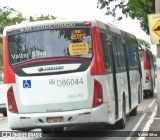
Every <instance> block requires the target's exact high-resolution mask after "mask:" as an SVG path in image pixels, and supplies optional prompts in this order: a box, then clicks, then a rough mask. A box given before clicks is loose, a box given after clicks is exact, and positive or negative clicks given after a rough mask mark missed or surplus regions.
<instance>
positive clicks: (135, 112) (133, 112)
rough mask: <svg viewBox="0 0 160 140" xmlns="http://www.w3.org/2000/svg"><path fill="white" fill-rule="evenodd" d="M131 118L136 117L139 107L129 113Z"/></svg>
mask: <svg viewBox="0 0 160 140" xmlns="http://www.w3.org/2000/svg"><path fill="white" fill-rule="evenodd" d="M129 115H131V116H136V115H137V106H136V107H135V108H134V109H133V110H132V111H131V112H130V113H129Z"/></svg>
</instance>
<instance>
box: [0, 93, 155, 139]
mask: <svg viewBox="0 0 160 140" xmlns="http://www.w3.org/2000/svg"><path fill="white" fill-rule="evenodd" d="M155 107H156V94H155V96H154V97H153V98H145V99H144V101H143V102H142V103H141V104H140V105H139V107H138V113H137V116H127V124H126V128H125V129H123V130H117V129H115V128H114V127H111V126H105V127H104V125H92V126H83V127H82V126H81V127H80V126H79V127H78V126H74V127H70V128H66V129H65V132H64V133H57V134H48V135H46V136H47V137H37V138H32V137H30V138H24V137H23V138H22V139H24V140H25V139H29V140H42V139H46V140H49V139H54V140H64V139H65V140H75V139H76V140H135V139H139V138H135V137H132V135H133V131H142V130H143V129H144V127H146V123H147V121H148V120H149V119H150V116H151V115H152V114H153V111H154V109H155ZM147 127H148V126H147ZM0 131H11V130H10V129H9V126H8V122H7V117H3V115H2V114H0ZM35 131H40V129H36V130H34V132H35ZM127 131H130V132H127ZM126 135H127V137H126ZM128 135H129V136H128ZM0 139H2V140H17V139H19V138H17V137H15V138H14V137H2V138H0ZM139 140H140V139H139Z"/></svg>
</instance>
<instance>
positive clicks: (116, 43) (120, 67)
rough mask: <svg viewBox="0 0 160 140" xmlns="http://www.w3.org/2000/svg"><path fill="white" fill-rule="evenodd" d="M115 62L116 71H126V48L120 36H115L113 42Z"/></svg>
mask: <svg viewBox="0 0 160 140" xmlns="http://www.w3.org/2000/svg"><path fill="white" fill-rule="evenodd" d="M112 47H113V55H114V61H115V65H116V71H124V70H125V61H124V59H125V58H124V48H123V44H122V40H121V38H120V37H119V36H114V37H113V41H112Z"/></svg>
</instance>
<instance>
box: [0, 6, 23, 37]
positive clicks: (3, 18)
mask: <svg viewBox="0 0 160 140" xmlns="http://www.w3.org/2000/svg"><path fill="white" fill-rule="evenodd" d="M23 20H25V18H24V17H23V16H22V14H21V12H18V11H16V10H14V9H13V8H9V7H0V34H2V32H3V29H4V27H5V26H9V25H14V24H16V23H20V22H22V21H23Z"/></svg>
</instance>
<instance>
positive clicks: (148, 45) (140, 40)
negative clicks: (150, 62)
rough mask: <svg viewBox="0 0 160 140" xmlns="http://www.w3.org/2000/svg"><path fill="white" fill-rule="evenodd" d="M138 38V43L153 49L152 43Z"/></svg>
mask: <svg viewBox="0 0 160 140" xmlns="http://www.w3.org/2000/svg"><path fill="white" fill-rule="evenodd" d="M137 40H138V43H139V44H140V45H141V46H144V47H146V48H148V49H151V45H150V44H149V43H148V42H146V41H145V40H143V39H137Z"/></svg>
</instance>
